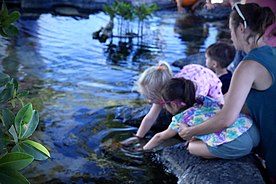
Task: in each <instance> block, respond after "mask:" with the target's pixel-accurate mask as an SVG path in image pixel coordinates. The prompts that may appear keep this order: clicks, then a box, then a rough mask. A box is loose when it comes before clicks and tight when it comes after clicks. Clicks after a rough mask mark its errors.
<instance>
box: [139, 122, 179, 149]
mask: <svg viewBox="0 0 276 184" xmlns="http://www.w3.org/2000/svg"><path fill="white" fill-rule="evenodd" d="M176 134H177V132H175V131H174V130H172V129H171V128H170V127H168V128H167V129H166V130H164V131H163V132H159V133H157V134H155V135H154V136H153V138H151V140H150V141H149V142H148V143H147V144H146V145H145V146H144V147H143V149H144V150H148V149H152V148H154V147H156V146H158V145H159V144H160V143H162V142H164V141H165V140H168V139H169V138H172V137H173V136H175V135H176Z"/></svg>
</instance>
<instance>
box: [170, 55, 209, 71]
mask: <svg viewBox="0 0 276 184" xmlns="http://www.w3.org/2000/svg"><path fill="white" fill-rule="evenodd" d="M191 63H193V64H200V65H202V66H205V53H203V52H202V53H198V54H193V55H190V56H187V57H186V58H183V59H179V60H176V61H175V62H173V63H172V65H173V66H176V67H179V68H183V66H185V65H188V64H191Z"/></svg>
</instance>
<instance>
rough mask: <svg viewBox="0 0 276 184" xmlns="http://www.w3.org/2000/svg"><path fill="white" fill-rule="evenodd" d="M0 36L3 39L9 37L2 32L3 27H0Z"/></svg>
mask: <svg viewBox="0 0 276 184" xmlns="http://www.w3.org/2000/svg"><path fill="white" fill-rule="evenodd" d="M0 35H1V36H3V37H8V36H9V35H7V34H6V33H5V32H4V31H3V27H1V26H0Z"/></svg>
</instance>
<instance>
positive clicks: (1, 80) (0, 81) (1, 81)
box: [0, 73, 10, 87]
mask: <svg viewBox="0 0 276 184" xmlns="http://www.w3.org/2000/svg"><path fill="white" fill-rule="evenodd" d="M9 81H10V76H9V75H7V74H5V73H0V87H2V86H5V85H6V84H7V83H8V82H9Z"/></svg>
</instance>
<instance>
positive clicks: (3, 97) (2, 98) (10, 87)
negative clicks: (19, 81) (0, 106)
mask: <svg viewBox="0 0 276 184" xmlns="http://www.w3.org/2000/svg"><path fill="white" fill-rule="evenodd" d="M13 93H14V84H13V83H11V82H9V83H8V84H7V85H6V88H5V89H4V90H3V91H1V93H0V103H5V102H7V101H9V100H10V99H11V98H12V96H13Z"/></svg>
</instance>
